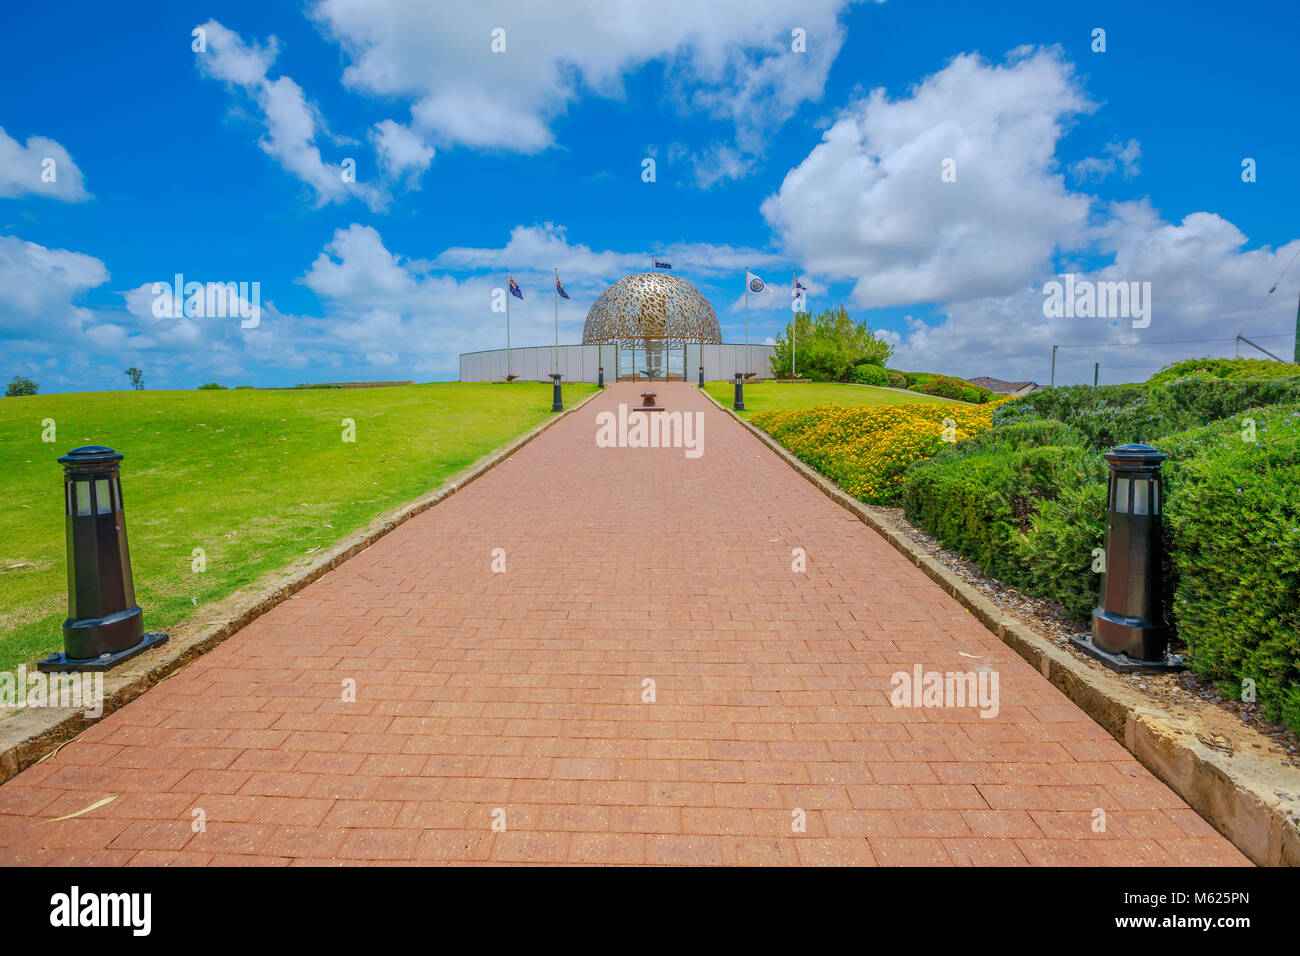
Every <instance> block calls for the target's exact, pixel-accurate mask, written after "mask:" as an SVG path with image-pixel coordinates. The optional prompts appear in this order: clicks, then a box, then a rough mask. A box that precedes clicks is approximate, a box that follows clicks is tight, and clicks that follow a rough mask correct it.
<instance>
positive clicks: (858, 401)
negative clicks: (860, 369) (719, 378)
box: [704, 381, 964, 418]
mask: <svg viewBox="0 0 1300 956" xmlns="http://www.w3.org/2000/svg"><path fill="white" fill-rule="evenodd" d="M704 388H705V389H706V390H707V391H708V393H709V394H710V395H712V396H713V397H714V398H716V399H717V400H718V401H720V402H722V404H723V405H725V406H726V407H727V408H730V407H731V404H732V402H733V401H734V399H735V383H734V382H725V381H724V382H705V383H704ZM907 402H947V403H948V404H955V405H962V404H964V403H963V402H954V401H953V400H952V399H948V398H939V397H938V396H935V395H922V394H921V393H919V392H904V391H897V390H894V389H889V388H873V387H871V386H870V385H842V384H840V383H838V382H784V383H777V382H758V383H747V384H746V385H745V410H744V411H743V412H741V413H740V414H741V415H742V416H743V417H745V418H748V417H749V416H750V415H752V414H753V413H754V412H769V411H773V410H777V409H787V408H811V407H812V406H814V405H903V404H905V403H907Z"/></svg>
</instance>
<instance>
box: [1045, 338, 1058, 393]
mask: <svg viewBox="0 0 1300 956" xmlns="http://www.w3.org/2000/svg"><path fill="white" fill-rule="evenodd" d="M1058 348H1060V346H1059V345H1053V346H1052V382H1051V385H1049V386H1048V387H1049V388H1055V387H1056V350H1057V349H1058Z"/></svg>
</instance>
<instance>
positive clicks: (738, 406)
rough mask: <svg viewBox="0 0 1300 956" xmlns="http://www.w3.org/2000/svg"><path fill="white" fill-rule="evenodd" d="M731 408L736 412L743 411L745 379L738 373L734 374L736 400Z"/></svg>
mask: <svg viewBox="0 0 1300 956" xmlns="http://www.w3.org/2000/svg"><path fill="white" fill-rule="evenodd" d="M731 407H732V408H733V409H735V410H736V411H738V412H743V411H744V410H745V379H744V376H743V375H741V374H740V373H739V372H737V373H736V400H735V401H734V402H732V404H731Z"/></svg>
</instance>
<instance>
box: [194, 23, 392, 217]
mask: <svg viewBox="0 0 1300 956" xmlns="http://www.w3.org/2000/svg"><path fill="white" fill-rule="evenodd" d="M202 29H203V30H205V31H206V33H207V51H206V52H201V53H196V54H195V56H196V57H197V60H198V66H199V70H200V71H201V72H202V73H204V74H205V75H207V76H211V77H213V78H214V79H218V80H222V81H223V82H225V83H226V84H227V85H228V86H229V87H231V88H232V89H239V90H241V91H242V92H243V93H245V94H246V95H247V96H249V97H250V98H251V99H252V101H253V103H254V104H255V105H256V106H257V108H258V110H259V111H260V113H261V119H262V123H263V126H264V127H265V130H266V132H265V135H264V136H263V137H262V138H261V140H259V141H258V146H260V147H261V149H262V151H263V152H264V153H266V154H267V155H268V156H270V157H271V158H272V159H274V160H275V161H276V162H278V163H279V164H280V165H281V166H282V167H284V169H285V170H286V171H287V172H289V173H291V174H293V175H294V176H296V177H297V178H298V179H300V180H302V182H304V183H306V184H307V185H308V186H310V187H311V189H312V192H313V193H314V194H315V197H316V204H317V206H324V205H327V204H329V203H334V202H346V201H347V200H349V199H352V198H360V199H361V200H362V201H363V202H365V203H366V205H367V206H369V207H370V208H371V209H372V210H375V211H380V210H382V209H384V208H385V206H386V205H387V203H388V201H389V197H388V195H387V194H386V193H385V192H384V191H383V190H381V189H377V188H376V187H374V186H371V185H369V184H367V183H364V182H350V181H347V180H345V179H344V175H343V167H342V161H343V160H345V159H347V158H355V157H344V156H341V157H339V164H338V165H335V164H332V163H326V162H325V161H324V159H322V157H321V152H320V148H319V147H318V146H317V145H316V139H317V136H318V134H322V133H324V131H325V125H324V122H323V121H322V120H321V117H320V115H319V113H318V111H317V110H316V109H315V107H313V106H312V105H311V104H309V103H308V102H307V97H306V95H305V94H304V93H303V91H302V87H300V86H299V85H298V84H297V83H295V82H294V81H293V80H292V79H290V78H289V77H287V76H281V77H279V78H278V79H274V80H273V79H271V78H270V76H269V75H268V74H269V70H270V68H271V66H272V64H273V63H274V62H275V59H276V56H277V55H278V54H279V42H278V41H277V40H276V38H275V37H271V38H270V39H269V40H267V42H266V43H265V44H261V45H259V44H258V43H257V41H256V40H254V41H253V42H251V43H245V42H244V40H243V39H242V38H241V37H240V36H239V34H237V33H235V32H234V31H233V30H230V29H228V28H226V27H225V26H223V25H222V24H220V23H218V22H217V21H216V20H209V21H208V22H207V23H204V24H203V25H202Z"/></svg>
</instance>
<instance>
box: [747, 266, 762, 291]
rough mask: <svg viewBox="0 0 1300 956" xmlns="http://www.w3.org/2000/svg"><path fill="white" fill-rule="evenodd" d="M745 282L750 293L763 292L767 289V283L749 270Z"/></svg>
mask: <svg viewBox="0 0 1300 956" xmlns="http://www.w3.org/2000/svg"><path fill="white" fill-rule="evenodd" d="M745 282H746V287H747V288H748V289H749V291H750V292H762V291H763V290H764V289H766V288H767V283H766V282H764V281H763V280H762V279H760V278H759V277H758V276H756V275H754V273H752V272H750V271H748V270H746V271H745Z"/></svg>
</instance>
